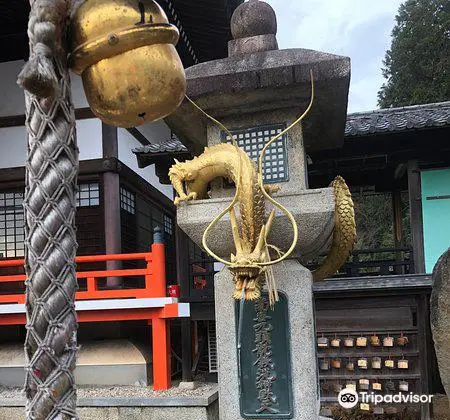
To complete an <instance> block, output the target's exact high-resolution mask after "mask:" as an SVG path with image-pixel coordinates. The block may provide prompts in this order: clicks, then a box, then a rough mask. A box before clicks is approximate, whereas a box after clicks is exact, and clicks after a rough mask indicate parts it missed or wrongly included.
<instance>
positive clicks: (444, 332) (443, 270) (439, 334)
mask: <svg viewBox="0 0 450 420" xmlns="http://www.w3.org/2000/svg"><path fill="white" fill-rule="evenodd" d="M430 317H431V330H432V333H433V340H434V347H435V350H436V356H437V360H438V365H439V372H440V374H441V381H442V384H443V386H444V388H445V391H446V393H447V396H449V395H450V329H449V325H450V248H449V249H448V250H447V251H446V252H445V253H444V254H442V256H441V257H440V258H439V260H438V262H437V263H436V265H435V267H434V270H433V291H432V293H431V307H430Z"/></svg>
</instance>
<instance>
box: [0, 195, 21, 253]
mask: <svg viewBox="0 0 450 420" xmlns="http://www.w3.org/2000/svg"><path fill="white" fill-rule="evenodd" d="M24 239H25V232H24V212H23V192H0V258H14V257H23V256H24V252H25V246H24Z"/></svg>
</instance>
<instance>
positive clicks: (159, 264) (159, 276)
mask: <svg viewBox="0 0 450 420" xmlns="http://www.w3.org/2000/svg"><path fill="white" fill-rule="evenodd" d="M155 236H156V235H155ZM152 268H153V270H152V282H151V284H150V285H149V287H150V288H151V290H152V295H153V296H154V297H165V296H166V258H165V255H164V244H162V243H154V244H153V245H152ZM146 286H147V285H146Z"/></svg>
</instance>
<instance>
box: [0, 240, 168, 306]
mask: <svg viewBox="0 0 450 420" xmlns="http://www.w3.org/2000/svg"><path fill="white" fill-rule="evenodd" d="M107 261H145V264H146V267H145V268H133V269H120V270H95V271H77V273H76V275H77V279H78V280H82V279H85V280H86V283H87V288H86V290H83V291H79V292H77V294H76V300H87V299H118V298H122V299H125V298H152V297H163V296H165V295H166V279H165V267H164V264H165V262H164V261H165V260H164V245H163V244H154V245H152V252H145V253H138V254H111V255H88V256H80V257H76V259H75V262H76V263H77V264H78V265H80V266H81V265H82V264H83V263H101V262H107ZM23 265H24V260H23V259H17V260H0V274H1V269H2V268H12V267H23ZM137 276H142V277H144V287H143V288H127V289H113V290H107V289H104V290H101V289H99V287H98V281H99V280H100V279H104V278H108V277H121V278H122V279H123V280H124V284H125V285H126V279H127V277H137ZM25 279H26V276H25V274H16V275H2V276H0V283H23V282H24V281H25ZM1 303H25V295H24V294H23V293H14V294H0V304H1Z"/></svg>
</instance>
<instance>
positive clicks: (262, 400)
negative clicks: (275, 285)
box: [236, 292, 294, 419]
mask: <svg viewBox="0 0 450 420" xmlns="http://www.w3.org/2000/svg"><path fill="white" fill-rule="evenodd" d="M279 297H280V300H279V302H277V303H276V304H275V306H274V308H273V310H272V309H271V308H270V306H269V302H268V295H267V293H264V294H263V296H262V298H261V299H260V300H259V301H256V302H249V301H246V302H245V303H244V304H243V315H242V325H241V328H240V329H239V315H240V308H241V306H240V305H241V304H240V302H236V331H237V334H238V343H239V341H240V349H239V348H238V350H237V351H238V364H239V366H238V372H239V386H240V388H239V396H240V408H241V415H242V417H243V418H246V419H292V418H293V416H294V412H293V404H292V380H291V349H290V339H289V313H288V305H287V303H288V302H287V297H286V295H285V294H284V293H281V292H279ZM239 330H241V331H242V332H241V337H240V340H239ZM238 347H239V345H238Z"/></svg>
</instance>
